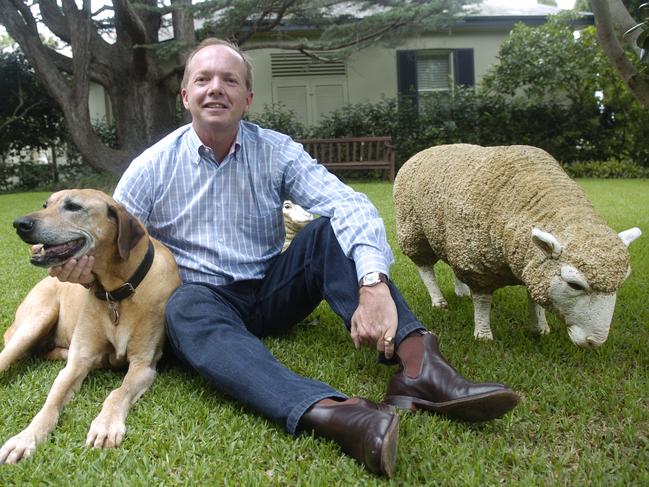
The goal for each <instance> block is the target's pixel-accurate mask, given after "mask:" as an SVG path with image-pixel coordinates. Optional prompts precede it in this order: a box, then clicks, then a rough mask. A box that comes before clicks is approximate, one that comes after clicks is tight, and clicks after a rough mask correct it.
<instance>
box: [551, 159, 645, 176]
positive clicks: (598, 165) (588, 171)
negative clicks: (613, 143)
mask: <svg viewBox="0 0 649 487" xmlns="http://www.w3.org/2000/svg"><path fill="white" fill-rule="evenodd" d="M563 168H564V169H565V171H566V172H567V173H568V175H569V176H570V177H572V178H600V179H601V178H605V179H630V178H649V167H643V166H640V165H639V164H636V163H634V162H630V161H584V162H574V163H572V164H565V165H564V166H563Z"/></svg>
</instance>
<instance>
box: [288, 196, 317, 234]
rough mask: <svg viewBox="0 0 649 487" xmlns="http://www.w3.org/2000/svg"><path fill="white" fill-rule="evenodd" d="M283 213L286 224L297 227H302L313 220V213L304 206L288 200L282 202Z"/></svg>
mask: <svg viewBox="0 0 649 487" xmlns="http://www.w3.org/2000/svg"><path fill="white" fill-rule="evenodd" d="M282 214H283V215H284V224H285V225H291V224H292V226H293V227H297V229H301V228H302V227H304V226H305V225H306V224H307V223H309V222H310V221H311V220H313V215H312V214H311V213H309V212H308V211H306V210H305V209H304V208H302V207H301V206H300V205H298V204H297V203H293V202H292V201H289V200H286V201H284V203H283V204H282Z"/></svg>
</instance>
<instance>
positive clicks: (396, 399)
mask: <svg viewBox="0 0 649 487" xmlns="http://www.w3.org/2000/svg"><path fill="white" fill-rule="evenodd" d="M383 403H384V404H390V405H392V406H395V407H397V408H399V409H407V410H410V411H416V410H417V406H415V403H413V402H412V398H410V397H407V396H385V399H384V400H383Z"/></svg>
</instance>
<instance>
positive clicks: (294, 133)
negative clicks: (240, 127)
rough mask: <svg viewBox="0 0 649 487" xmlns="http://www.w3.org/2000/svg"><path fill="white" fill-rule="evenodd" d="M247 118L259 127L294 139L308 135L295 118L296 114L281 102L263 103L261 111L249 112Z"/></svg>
mask: <svg viewBox="0 0 649 487" xmlns="http://www.w3.org/2000/svg"><path fill="white" fill-rule="evenodd" d="M247 119H248V120H250V121H251V122H253V123H256V124H258V125H260V126H261V127H264V128H268V129H272V130H277V131H278V132H282V133H284V134H287V135H290V136H291V137H293V138H294V139H300V138H304V137H308V135H307V130H306V128H305V127H304V125H302V124H301V123H300V121H299V120H298V119H297V115H296V114H295V112H294V111H293V110H290V109H289V108H287V107H286V106H285V105H284V104H282V103H272V104H270V105H267V104H266V105H264V110H263V111H262V112H261V113H255V114H249V115H248V116H247Z"/></svg>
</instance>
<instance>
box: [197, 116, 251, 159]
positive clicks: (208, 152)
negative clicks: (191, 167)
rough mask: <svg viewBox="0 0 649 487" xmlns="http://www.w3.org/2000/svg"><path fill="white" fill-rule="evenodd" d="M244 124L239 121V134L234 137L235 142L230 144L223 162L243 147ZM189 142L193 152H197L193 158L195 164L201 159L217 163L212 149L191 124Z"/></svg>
mask: <svg viewBox="0 0 649 487" xmlns="http://www.w3.org/2000/svg"><path fill="white" fill-rule="evenodd" d="M242 132H243V126H242V123H241V122H239V130H237V135H236V137H235V138H234V142H233V143H232V145H231V146H230V150H229V151H228V153H227V155H226V156H225V159H223V161H221V163H223V162H224V161H225V160H226V159H228V158H229V157H231V156H233V155H236V154H237V153H238V152H239V150H240V149H241V143H242V141H243V135H242ZM188 143H189V148H190V151H191V153H192V154H195V157H194V158H193V159H192V160H193V162H194V164H197V165H198V164H199V163H200V162H201V159H211V160H212V161H214V162H215V163H216V160H215V159H214V155H213V154H212V149H210V148H209V147H207V146H206V145H205V144H203V142H201V139H200V138H199V137H198V134H197V133H196V131H195V130H194V127H192V126H191V124H190V126H189V132H188Z"/></svg>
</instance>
